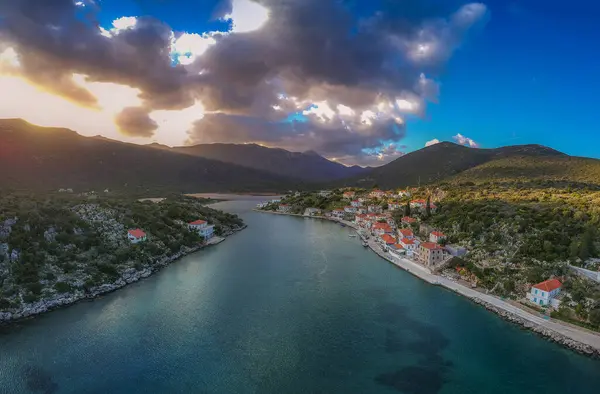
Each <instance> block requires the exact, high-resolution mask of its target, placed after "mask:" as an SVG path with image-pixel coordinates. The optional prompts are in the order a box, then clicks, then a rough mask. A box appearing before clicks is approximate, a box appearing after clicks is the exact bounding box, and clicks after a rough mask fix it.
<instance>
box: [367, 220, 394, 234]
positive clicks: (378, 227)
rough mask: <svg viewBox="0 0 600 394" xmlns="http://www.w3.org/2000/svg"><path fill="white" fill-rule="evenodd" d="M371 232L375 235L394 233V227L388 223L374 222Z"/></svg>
mask: <svg viewBox="0 0 600 394" xmlns="http://www.w3.org/2000/svg"><path fill="white" fill-rule="evenodd" d="M371 232H372V233H373V234H374V235H383V234H390V235H391V234H393V233H394V230H393V229H392V227H391V226H390V225H389V224H387V223H379V222H377V223H373V225H372V226H371Z"/></svg>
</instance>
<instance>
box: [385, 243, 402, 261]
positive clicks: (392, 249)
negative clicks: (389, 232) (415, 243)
mask: <svg viewBox="0 0 600 394" xmlns="http://www.w3.org/2000/svg"><path fill="white" fill-rule="evenodd" d="M388 252H389V253H390V254H391V255H392V256H394V257H396V258H398V259H401V258H402V257H403V256H404V255H405V254H406V250H404V248H403V247H402V245H400V244H394V245H389V246H388Z"/></svg>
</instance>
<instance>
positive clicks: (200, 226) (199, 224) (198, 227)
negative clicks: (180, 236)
mask: <svg viewBox="0 0 600 394" xmlns="http://www.w3.org/2000/svg"><path fill="white" fill-rule="evenodd" d="M188 228H189V229H190V231H195V232H197V233H198V234H199V235H201V236H202V238H204V239H210V238H212V237H213V235H214V233H215V226H214V225H212V224H208V222H207V221H206V220H200V219H199V220H195V221H193V222H190V223H188Z"/></svg>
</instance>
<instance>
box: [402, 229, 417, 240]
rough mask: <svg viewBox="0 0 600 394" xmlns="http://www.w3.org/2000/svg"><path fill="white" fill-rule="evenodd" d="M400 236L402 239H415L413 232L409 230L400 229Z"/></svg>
mask: <svg viewBox="0 0 600 394" xmlns="http://www.w3.org/2000/svg"><path fill="white" fill-rule="evenodd" d="M398 236H399V237H400V238H408V239H413V238H414V237H415V235H414V234H413V232H412V230H411V229H409V228H401V229H398Z"/></svg>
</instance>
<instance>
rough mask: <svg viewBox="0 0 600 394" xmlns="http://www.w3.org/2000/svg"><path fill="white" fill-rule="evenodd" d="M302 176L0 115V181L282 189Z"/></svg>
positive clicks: (26, 185) (46, 185) (35, 185)
mask: <svg viewBox="0 0 600 394" xmlns="http://www.w3.org/2000/svg"><path fill="white" fill-rule="evenodd" d="M299 183H300V182H299V181H296V180H290V179H289V178H285V177H282V176H278V175H274V174H271V173H267V172H264V171H259V170H255V169H251V168H245V167H241V166H237V165H233V164H228V163H223V162H220V161H215V160H208V159H205V158H201V157H194V156H190V155H184V154H181V153H177V152H173V151H169V150H160V149H154V148H150V147H145V146H140V145H135V144H128V143H123V142H119V141H113V140H109V139H105V138H97V137H83V136H80V135H79V134H77V133H75V132H74V131H72V130H67V129H56V128H43V127H38V126H34V125H31V124H29V123H27V122H25V121H23V120H20V119H5V120H0V187H2V188H9V187H10V188H21V189H37V190H48V189H57V188H73V189H102V190H103V189H105V188H109V189H118V190H128V191H131V192H133V191H136V192H143V191H145V190H148V189H150V190H170V191H180V192H217V191H230V192H246V191H282V190H288V189H291V188H295V187H297V186H298V184H299Z"/></svg>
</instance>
